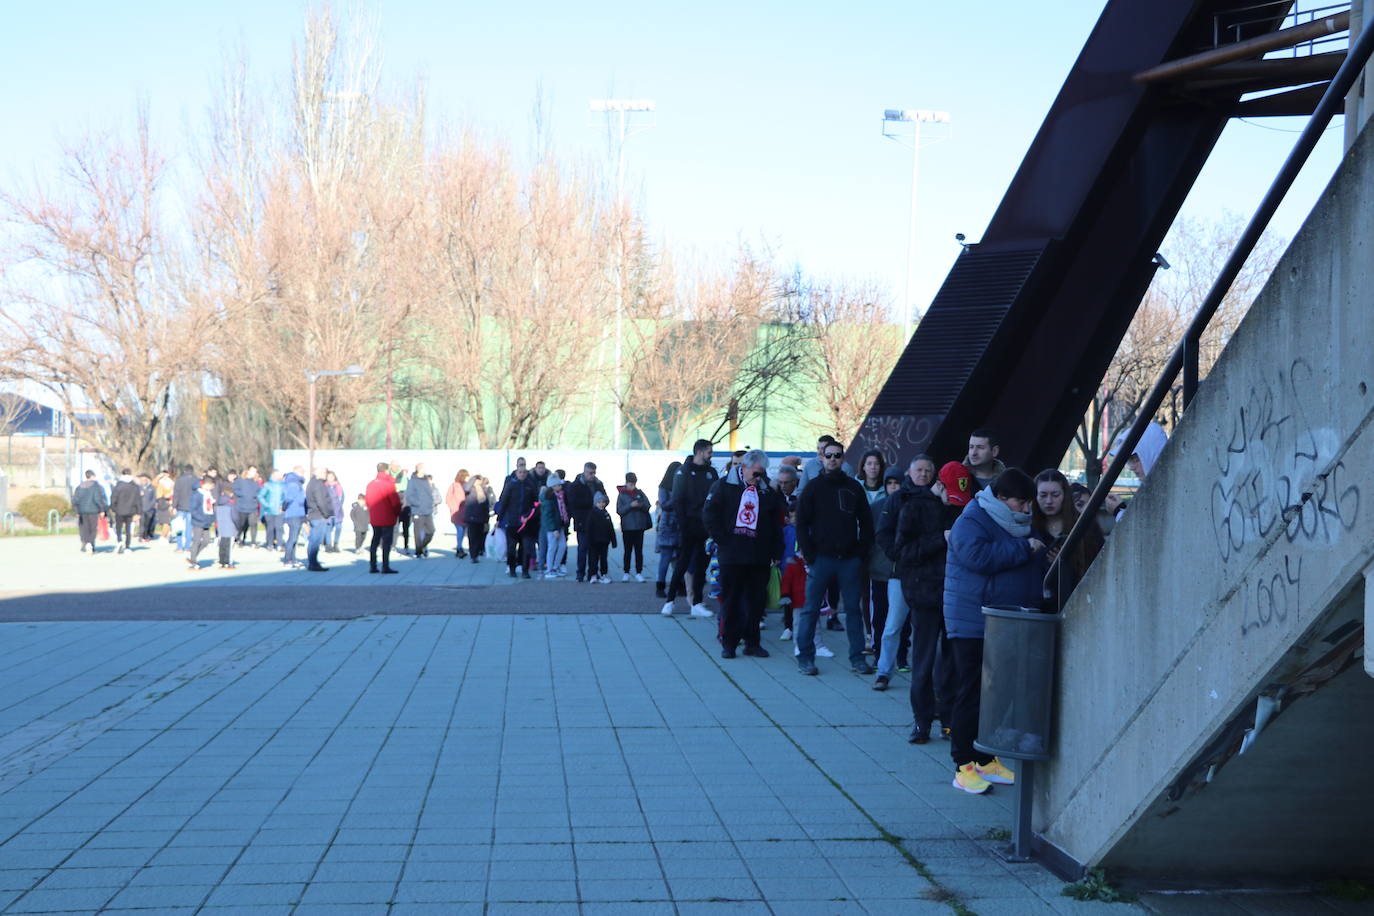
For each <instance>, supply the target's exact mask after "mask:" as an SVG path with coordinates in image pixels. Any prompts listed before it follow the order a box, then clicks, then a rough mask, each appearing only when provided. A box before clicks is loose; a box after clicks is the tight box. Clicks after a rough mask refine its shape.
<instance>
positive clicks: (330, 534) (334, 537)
mask: <svg viewBox="0 0 1374 916" xmlns="http://www.w3.org/2000/svg"><path fill="white" fill-rule="evenodd" d="M342 531H343V520H342V519H337V518H331V519H330V520H329V527H328V528H327V529H325V533H324V542H325V543H326V544H328V545H329V546H330V547H338V546H339V533H340V532H342Z"/></svg>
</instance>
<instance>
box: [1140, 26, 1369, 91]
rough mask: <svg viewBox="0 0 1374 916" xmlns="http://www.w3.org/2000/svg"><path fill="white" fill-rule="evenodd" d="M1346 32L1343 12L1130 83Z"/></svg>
mask: <svg viewBox="0 0 1374 916" xmlns="http://www.w3.org/2000/svg"><path fill="white" fill-rule="evenodd" d="M1349 28H1350V12H1349V11H1348V10H1347V11H1345V12H1342V13H1337V14H1336V15H1334V16H1325V17H1323V18H1321V19H1314V20H1312V21H1311V22H1306V23H1303V24H1302V25H1295V26H1293V27H1292V28H1287V29H1280V30H1278V31H1277V32H1271V33H1270V34H1268V35H1261V36H1259V37H1258V38H1249V39H1246V40H1245V41H1238V42H1236V43H1235V44H1229V45H1222V46H1221V47H1219V48H1213V49H1212V50H1210V51H1203V52H1201V53H1200V54H1191V55H1189V56H1188V57H1180V58H1178V59H1177V60H1171V61H1167V62H1165V63H1162V64H1160V65H1159V66H1157V67H1151V68H1150V69H1148V70H1142V71H1141V72H1139V73H1137V74H1136V75H1135V77H1134V79H1135V81H1136V82H1137V83H1163V82H1168V81H1170V80H1175V79H1178V78H1179V77H1183V76H1188V75H1191V74H1194V73H1197V72H1199V71H1201V70H1209V69H1211V68H1213V67H1215V66H1216V65H1217V64H1224V63H1229V62H1231V61H1238V60H1245V59H1246V58H1250V57H1259V56H1260V55H1261V54H1265V53H1268V52H1269V51H1278V50H1280V49H1282V48H1291V47H1294V46H1295V45H1300V44H1302V43H1303V42H1305V41H1315V40H1316V39H1318V38H1325V37H1326V36H1327V35H1334V34H1335V33H1337V32H1344V31H1347V30H1348V29H1349Z"/></svg>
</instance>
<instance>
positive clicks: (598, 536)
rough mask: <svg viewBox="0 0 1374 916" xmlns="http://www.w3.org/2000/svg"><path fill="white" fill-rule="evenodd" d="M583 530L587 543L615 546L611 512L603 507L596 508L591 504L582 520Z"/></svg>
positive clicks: (613, 523)
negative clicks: (589, 509)
mask: <svg viewBox="0 0 1374 916" xmlns="http://www.w3.org/2000/svg"><path fill="white" fill-rule="evenodd" d="M583 531H584V532H585V538H586V541H587V543H588V544H610V545H611V546H612V547H615V546H617V544H616V540H615V522H613V521H611V513H609V512H607V511H606V510H605V509H604V508H602V509H598V508H597V507H596V506H592V509H591V511H590V512H588V513H587V517H586V519H584V520H583Z"/></svg>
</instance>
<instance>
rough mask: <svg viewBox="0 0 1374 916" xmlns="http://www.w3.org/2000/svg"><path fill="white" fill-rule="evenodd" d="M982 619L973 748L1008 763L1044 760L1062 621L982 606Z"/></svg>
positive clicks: (1021, 610)
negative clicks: (980, 678)
mask: <svg viewBox="0 0 1374 916" xmlns="http://www.w3.org/2000/svg"><path fill="white" fill-rule="evenodd" d="M983 618H984V621H983V622H984V625H985V629H984V635H983V692H982V699H981V701H980V704H979V711H978V740H977V741H975V742H973V746H974V747H975V748H977V749H978V750H980V751H982V752H983V753H985V754H993V755H996V756H998V757H1009V758H1011V759H1012V760H1049V759H1050V714H1051V712H1052V709H1053V702H1054V648H1055V639H1056V638H1057V636H1058V634H1059V622H1060V621H1061V620H1063V617H1062V615H1060V614H1042V613H1040V612H1039V611H1036V610H1033V609H1030V608H1020V607H985V608H983Z"/></svg>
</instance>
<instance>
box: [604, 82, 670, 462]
mask: <svg viewBox="0 0 1374 916" xmlns="http://www.w3.org/2000/svg"><path fill="white" fill-rule="evenodd" d="M590 108H591V110H592V111H593V112H601V113H604V114H605V115H606V117H607V118H608V119H612V120H613V121H614V123H615V124H616V125H617V130H616V133H617V137H618V140H617V143H616V154H615V200H616V208H617V210H618V211H619V212H618V215H619V216H620V219H618V220H617V221H616V225H617V232H618V233H619V235H620V238H619V244H618V245H617V246H616V283H615V383H614V384H615V434H614V435H613V436H612V437H611V447H612V448H617V449H618V448H620V447H621V438H620V437H621V433H622V432H623V430H624V428H625V410H624V407H623V406H622V404H623V403H624V396H623V395H624V392H623V391H622V390H621V387H622V381H621V375H622V371H623V365H622V363H623V356H622V351H623V347H624V343H623V341H624V330H623V327H624V322H625V229H624V226H625V220H624V216H625V141H626V140H627V139H629V138H630V137H631V136H633V135H634V134H637V133H640V132H641V131H645V130H648V129H650V128H651V127H653V126H654V125H655V121H654V120H653V118H649V119H641V121H640V123H639V125H638V126H632V122H631V115H632V114H633V113H635V112H642V113H644V112H655V111H657V109H658V103H657V102H655V101H654V100H653V99H592V100H591V103H590Z"/></svg>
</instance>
